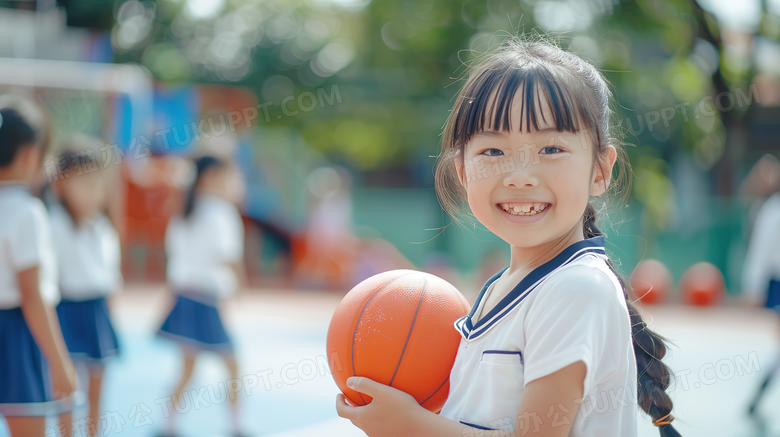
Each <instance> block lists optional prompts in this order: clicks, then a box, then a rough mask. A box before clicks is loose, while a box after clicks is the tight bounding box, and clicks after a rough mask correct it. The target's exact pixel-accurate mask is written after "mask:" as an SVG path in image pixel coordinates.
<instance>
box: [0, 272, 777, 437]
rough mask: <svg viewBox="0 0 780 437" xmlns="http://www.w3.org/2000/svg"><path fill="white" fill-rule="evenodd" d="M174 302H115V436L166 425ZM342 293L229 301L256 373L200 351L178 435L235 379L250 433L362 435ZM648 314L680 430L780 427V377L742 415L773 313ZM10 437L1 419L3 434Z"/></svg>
mask: <svg viewBox="0 0 780 437" xmlns="http://www.w3.org/2000/svg"><path fill="white" fill-rule="evenodd" d="M467 297H468V298H469V299H470V300H471V299H473V298H474V296H473V295H467ZM169 299H170V296H169V295H168V294H167V292H166V291H165V288H164V287H163V286H162V285H159V286H137V285H131V286H128V287H127V289H126V290H125V291H124V292H123V293H121V294H120V295H117V296H115V297H114V300H113V301H112V302H111V306H112V309H113V315H114V320H115V324H116V327H117V329H118V331H119V336H120V342H121V346H122V348H123V349H122V355H121V356H120V357H119V358H117V359H116V360H115V361H114V362H112V363H111V364H110V365H109V366H108V368H107V371H106V379H105V383H104V398H105V400H104V405H103V411H104V412H105V414H104V418H111V419H112V423H111V426H112V427H113V428H112V430H113V433H111V434H107V435H118V436H122V437H147V436H153V435H155V433H156V432H158V431H159V430H160V429H161V426H162V424H163V422H164V409H165V408H168V409H171V405H172V404H171V402H172V400H171V398H170V392H171V390H172V389H173V385H174V384H175V378H176V377H177V376H178V372H179V366H180V361H179V351H178V350H177V348H176V347H174V346H173V345H172V344H171V343H170V342H169V341H166V340H164V339H160V338H157V337H155V336H154V333H155V331H156V329H157V328H158V327H159V325H160V323H161V322H162V318H163V317H164V316H165V313H166V311H167V309H168V305H169ZM340 299H341V295H339V294H335V293H322V292H314V291H286V290H262V291H256V292H251V293H250V292H246V293H244V294H241V295H239V296H236V297H235V298H233V299H232V300H230V301H229V302H227V303H226V305H225V307H224V310H225V311H224V314H225V315H226V321H227V325H228V329H229V330H230V331H231V333H232V335H233V338H234V340H235V341H236V344H237V354H238V360H239V365H240V374H242V375H255V376H254V377H253V376H245V377H244V378H243V380H242V382H241V387H238V382H236V381H233V382H232V383H231V382H229V381H228V382H227V383H226V381H227V380H228V379H229V378H228V376H227V372H226V371H225V369H224V368H223V365H222V362H221V361H220V360H219V358H218V357H216V356H208V355H203V356H202V357H201V358H200V360H199V362H198V364H197V365H196V369H195V374H194V376H193V380H192V381H191V385H190V388H189V391H190V394H195V395H196V398H197V399H199V401H197V402H195V403H193V402H192V397H189V396H186V395H185V396H184V397H183V399H181V400H180V402H181V404H180V408H179V410H180V411H181V412H182V413H181V414H180V415H179V416H178V423H179V429H180V430H181V435H182V436H187V437H201V436H203V437H210V436H228V435H229V433H228V432H229V431H230V429H229V427H228V423H229V422H228V407H227V402H224V399H225V394H226V392H228V391H229V390H230V387H231V386H232V388H233V391H235V392H237V393H238V394H237V395H238V396H239V398H240V401H241V413H242V421H243V425H244V428H245V430H246V432H247V433H248V435H251V436H259V435H263V436H274V437H303V436H317V437H327V436H338V437H352V436H362V435H365V434H363V433H362V432H361V431H360V430H359V429H357V428H355V427H353V426H352V424H351V423H350V422H348V421H346V420H344V419H341V418H339V417H338V416H337V415H336V410H335V407H334V405H335V398H336V394H337V393H338V389H337V387H336V385H335V383H334V382H333V380H332V379H331V376H330V374H329V373H328V371H327V369H326V368H325V367H324V365H323V363H325V359H326V351H325V338H326V333H327V328H328V323H329V322H330V316H331V314H332V313H333V311H334V309H335V308H336V306H337V305H338V303H339V301H340ZM644 311H645V313H646V319H648V320H649V321H651V326H652V327H653V328H655V329H656V330H658V331H659V332H660V333H661V334H662V335H665V336H666V337H667V338H669V339H670V340H671V341H673V342H674V343H675V344H676V347H672V349H671V351H670V354H669V356H670V358H669V360H668V363H669V364H670V366H671V367H672V368H673V370H674V371H675V372H676V374H677V375H678V378H677V380H678V383H677V385H676V387H675V389H674V393H673V399H674V401H675V408H674V415H675V417H677V420H676V421H675V422H674V424H675V425H676V427H677V429H678V430H679V431H680V433H681V434H682V435H683V436H685V437H700V436H701V437H713V436H724V437H753V436H755V437H758V436H780V414H778V413H777V410H780V384H777V383H775V384H772V385H771V386H770V387H769V389H768V393H767V395H766V397H765V399H764V402H763V403H762V405H761V407H760V411H759V413H760V415H761V416H762V417H764V419H765V422H764V424H763V425H757V424H756V423H755V422H754V421H751V420H750V419H749V418H748V417H747V415H746V413H745V412H746V408H747V404H748V401H749V399H750V398H751V396H752V395H753V393H754V391H755V390H756V388H757V386H758V385H759V384H760V382H761V381H762V378H763V375H764V374H765V372H766V371H767V369H769V368H770V367H771V366H772V365H773V363H774V362H775V359H776V356H777V355H778V354H780V343H778V341H777V340H776V339H777V338H778V323H777V321H776V320H775V316H774V314H772V313H769V312H767V311H765V310H752V309H743V308H726V307H718V308H705V309H698V308H687V307H679V306H668V307H664V306H653V307H649V306H645V308H644ZM257 375H260V376H262V378H258V377H257ZM220 383H221V384H220ZM247 386H250V388H251V394H249V395H247V392H246V390H245V389H246V387H247ZM251 386H253V387H251ZM193 390H194V392H193ZM220 400H221V402H220ZM640 421H641V423H642V426H641V427H640V436H642V437H644V436H657V435H658V432H657V430H656V429H655V428H654V427H653V426H652V425H651V424H650V421H649V420H648V419H647V418H646V417H644V416H643V417H641V419H640ZM104 422H105V423H108V422H107V421H104ZM76 435H79V434H76ZM531 435H532V434H531ZM6 436H7V431H6V430H5V429H4V426H0V437H6Z"/></svg>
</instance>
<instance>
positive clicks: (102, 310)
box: [57, 297, 119, 364]
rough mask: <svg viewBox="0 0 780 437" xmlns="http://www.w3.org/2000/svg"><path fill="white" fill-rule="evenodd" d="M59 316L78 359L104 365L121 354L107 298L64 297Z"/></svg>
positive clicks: (65, 334) (72, 355) (75, 357)
mask: <svg viewBox="0 0 780 437" xmlns="http://www.w3.org/2000/svg"><path fill="white" fill-rule="evenodd" d="M57 317H59V319H60V327H61V328H62V336H63V337H64V338H65V344H67V345H68V351H70V356H71V357H72V358H73V359H74V360H79V361H85V362H88V363H93V364H100V363H102V362H103V360H105V359H106V358H109V357H112V356H114V355H116V354H117V353H119V343H118V342H117V339H116V333H115V332H114V327H113V326H112V325H111V319H110V318H109V315H108V305H106V299H105V298H102V297H101V298H99V299H91V300H83V301H72V300H63V301H62V302H60V304H59V305H57Z"/></svg>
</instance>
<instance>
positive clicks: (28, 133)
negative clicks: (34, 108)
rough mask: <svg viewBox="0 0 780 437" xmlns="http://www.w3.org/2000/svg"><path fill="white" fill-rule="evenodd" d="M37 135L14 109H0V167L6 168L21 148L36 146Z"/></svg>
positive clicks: (30, 125) (36, 131)
mask: <svg viewBox="0 0 780 437" xmlns="http://www.w3.org/2000/svg"><path fill="white" fill-rule="evenodd" d="M38 142H39V133H38V130H37V129H35V128H34V127H33V126H32V124H31V123H30V122H29V121H28V120H26V119H25V117H24V116H22V114H21V113H19V111H17V110H16V109H14V108H2V109H0V167H7V166H9V165H11V163H12V162H13V161H14V159H16V155H17V153H19V150H21V149H22V148H23V147H31V146H36V145H37V144H38Z"/></svg>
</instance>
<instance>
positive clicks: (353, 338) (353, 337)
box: [352, 273, 409, 405]
mask: <svg viewBox="0 0 780 437" xmlns="http://www.w3.org/2000/svg"><path fill="white" fill-rule="evenodd" d="M407 275H409V273H407V274H405V275H401V276H399V277H397V278H393V279H391V280H389V281H387V282H385V283H384V284H382V286H381V287H379V288H378V289H377V290H376V291H375V292H374V294H372V295H371V297H369V298H368V300H367V301H366V303H365V304H363V308H361V310H360V315H358V319H357V321H356V322H355V331H354V332H353V333H352V376H357V371H356V370H355V336H357V330H358V326H360V319H362V318H363V312H364V311H365V310H366V307H367V306H368V304H369V303H371V301H372V300H373V299H374V297H376V295H377V294H379V292H380V291H382V290H384V289H385V287H387V286H388V285H390V284H392V283H393V282H395V281H397V280H399V279H401V278H403V277H404V276H407ZM356 393H357V394H358V396H360V400H362V401H363V404H365V405H368V402H366V400H365V399H364V398H363V394H362V393H360V392H356Z"/></svg>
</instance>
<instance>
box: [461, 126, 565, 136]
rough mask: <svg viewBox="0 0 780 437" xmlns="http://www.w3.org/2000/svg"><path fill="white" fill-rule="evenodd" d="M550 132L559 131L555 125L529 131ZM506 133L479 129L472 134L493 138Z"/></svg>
mask: <svg viewBox="0 0 780 437" xmlns="http://www.w3.org/2000/svg"><path fill="white" fill-rule="evenodd" d="M564 131H565V129H564ZM550 133H559V131H558V129H557V128H555V127H546V128H542V129H537V130H535V131H533V132H531V135H543V134H550ZM506 134H507V132H504V131H495V130H483V131H479V132H477V133H476V134H474V138H477V137H488V138H495V137H503V136H505V135H506Z"/></svg>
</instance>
